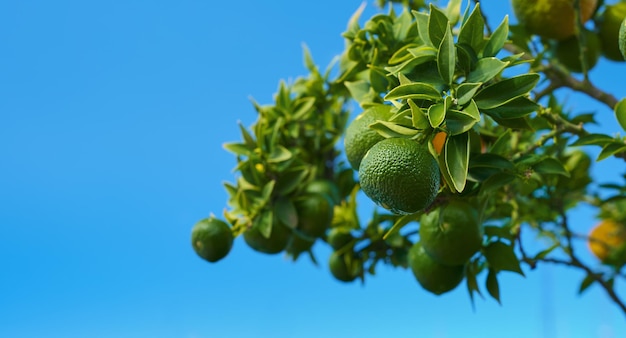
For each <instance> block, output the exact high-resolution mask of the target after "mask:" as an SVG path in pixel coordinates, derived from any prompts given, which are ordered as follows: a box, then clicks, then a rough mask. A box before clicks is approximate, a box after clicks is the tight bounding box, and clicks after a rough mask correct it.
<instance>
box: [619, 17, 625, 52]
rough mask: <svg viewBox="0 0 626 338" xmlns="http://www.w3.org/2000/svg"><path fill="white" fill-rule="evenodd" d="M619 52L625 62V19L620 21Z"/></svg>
mask: <svg viewBox="0 0 626 338" xmlns="http://www.w3.org/2000/svg"><path fill="white" fill-rule="evenodd" d="M619 50H620V52H622V56H623V57H624V59H625V60H626V19H624V21H622V25H621V26H620V28H619Z"/></svg>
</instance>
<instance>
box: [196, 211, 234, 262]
mask: <svg viewBox="0 0 626 338" xmlns="http://www.w3.org/2000/svg"><path fill="white" fill-rule="evenodd" d="M233 239H234V237H233V233H232V232H231V231H230V227H229V226H228V224H226V223H225V222H224V221H221V220H219V219H217V218H215V217H209V218H205V219H203V220H201V221H199V222H198V223H196V224H195V225H194V227H193V229H192V230H191V246H192V247H193V249H194V251H195V252H196V254H198V256H200V257H202V258H204V259H205V260H207V261H209V262H211V263H213V262H217V261H219V260H220V259H222V258H224V257H226V255H228V253H229V252H230V249H231V248H232V247H233Z"/></svg>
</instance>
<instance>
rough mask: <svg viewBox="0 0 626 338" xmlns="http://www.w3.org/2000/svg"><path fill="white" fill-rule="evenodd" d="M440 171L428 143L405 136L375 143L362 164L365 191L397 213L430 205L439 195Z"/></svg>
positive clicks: (363, 188)
mask: <svg viewBox="0 0 626 338" xmlns="http://www.w3.org/2000/svg"><path fill="white" fill-rule="evenodd" d="M440 175H441V174H440V172H439V165H438V164H437V161H436V160H435V158H434V157H433V156H432V155H431V154H430V153H429V152H428V147H426V146H424V145H420V144H419V143H417V142H415V141H413V140H410V139H405V138H388V139H385V140H382V141H380V142H378V143H376V144H375V145H374V146H373V147H372V148H371V149H370V150H369V151H368V152H367V154H365V157H363V161H362V162H361V167H360V168H359V179H360V183H361V189H362V190H363V192H365V194H366V195H367V196H369V198H371V199H372V200H373V201H374V202H376V203H377V204H378V205H380V206H382V207H383V208H385V209H388V210H390V211H392V212H394V213H396V214H412V213H415V212H418V211H420V210H423V209H424V208H426V207H428V206H429V205H430V204H431V203H432V202H433V201H434V200H435V197H437V192H438V190H439V184H440V180H441V176H440Z"/></svg>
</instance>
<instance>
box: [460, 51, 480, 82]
mask: <svg viewBox="0 0 626 338" xmlns="http://www.w3.org/2000/svg"><path fill="white" fill-rule="evenodd" d="M456 56H457V58H458V65H459V70H462V71H463V72H464V73H465V74H469V73H470V72H471V71H472V70H473V69H474V68H475V67H476V63H477V62H478V56H477V55H476V52H474V49H472V47H471V46H468V45H463V44H458V43H457V45H456ZM468 82H473V81H469V80H468Z"/></svg>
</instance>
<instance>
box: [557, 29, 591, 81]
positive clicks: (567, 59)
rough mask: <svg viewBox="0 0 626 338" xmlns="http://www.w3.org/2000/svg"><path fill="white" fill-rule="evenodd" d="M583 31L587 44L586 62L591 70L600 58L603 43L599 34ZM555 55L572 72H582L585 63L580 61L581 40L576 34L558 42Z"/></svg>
mask: <svg viewBox="0 0 626 338" xmlns="http://www.w3.org/2000/svg"><path fill="white" fill-rule="evenodd" d="M583 33H584V38H585V39H586V45H587V51H586V53H585V62H586V63H587V70H591V69H592V68H593V67H594V66H595V65H596V64H597V63H598V60H599V59H600V55H601V53H602V45H601V43H600V39H599V38H598V36H597V35H596V34H594V33H593V32H591V31H588V30H584V31H583ZM554 55H555V56H556V58H557V59H558V60H559V62H560V63H561V64H563V65H564V66H565V68H567V69H569V70H570V71H572V72H576V73H582V71H583V65H582V63H581V62H580V42H579V40H578V38H577V37H576V36H572V37H571V38H569V39H566V40H562V41H559V42H557V44H556V46H555V51H554Z"/></svg>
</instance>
